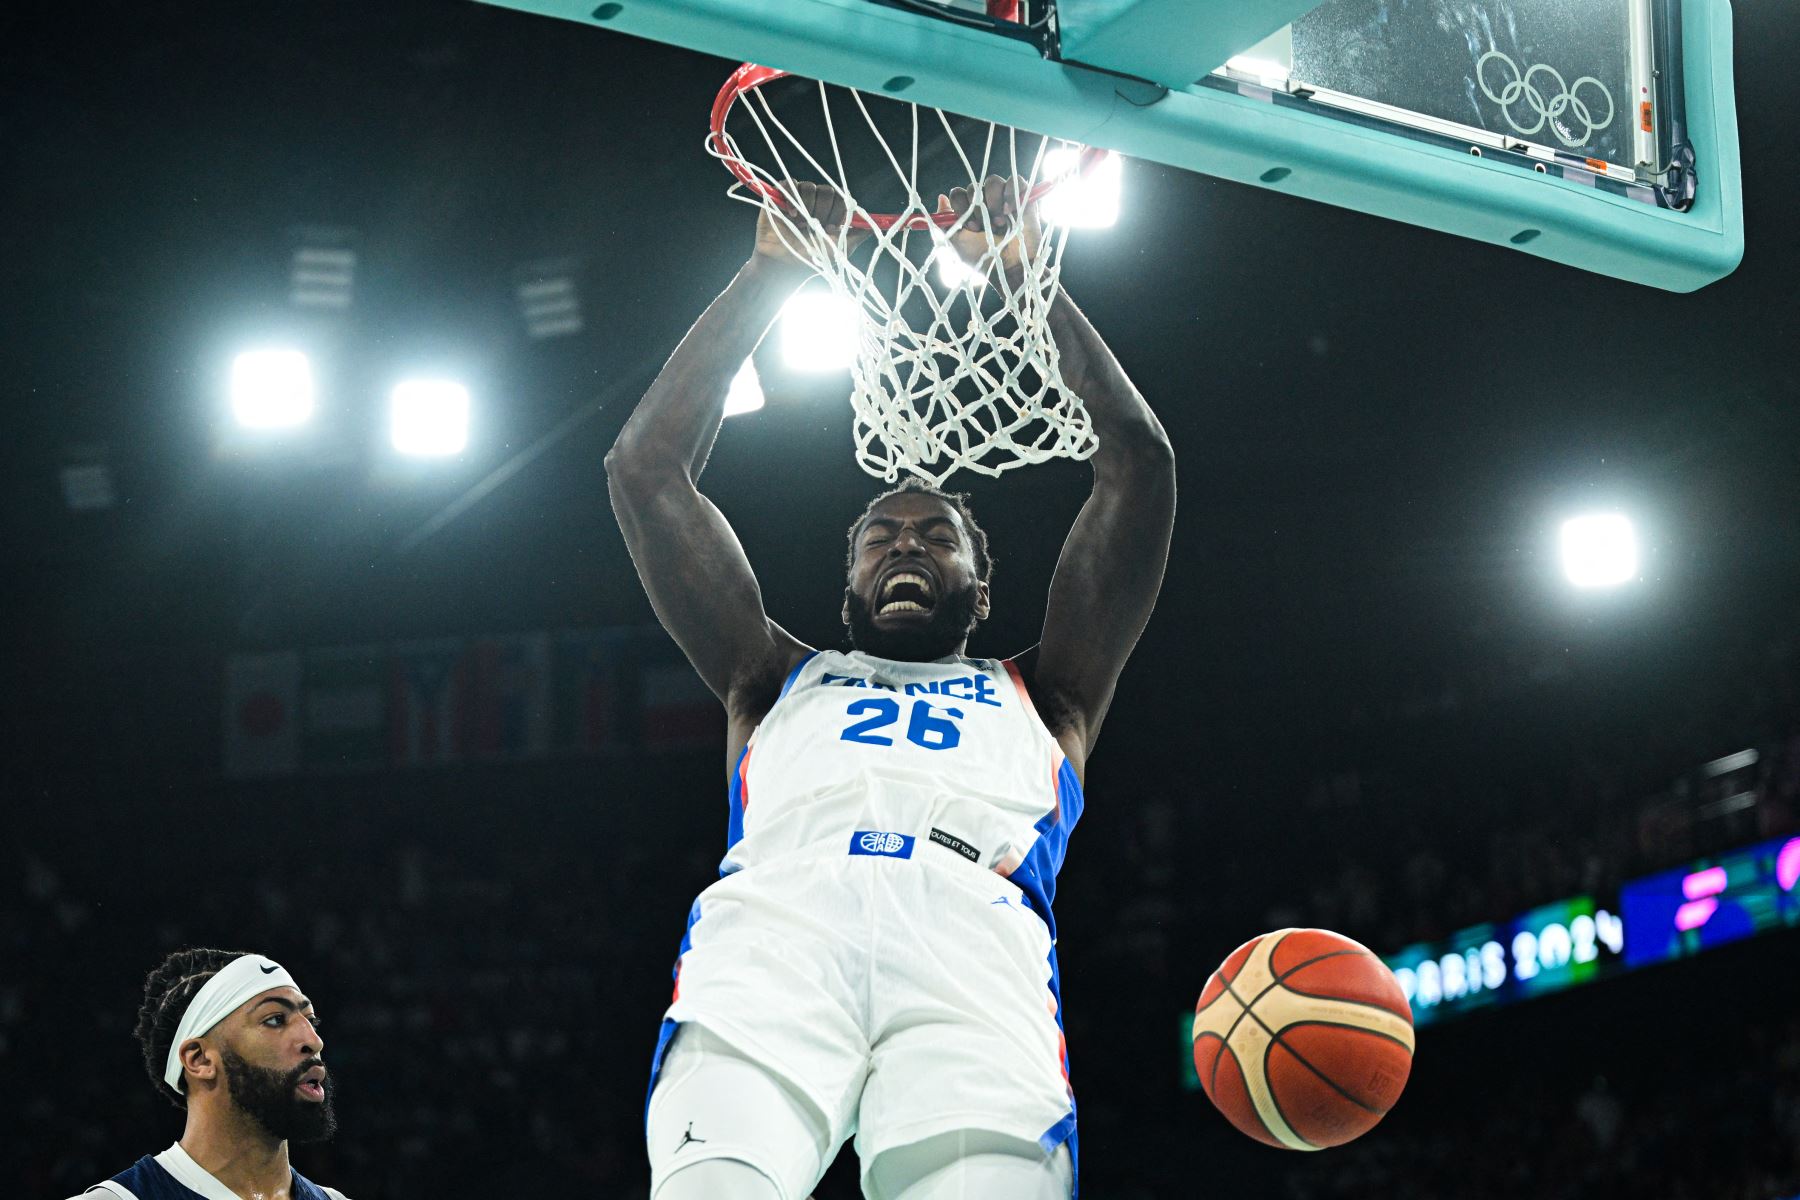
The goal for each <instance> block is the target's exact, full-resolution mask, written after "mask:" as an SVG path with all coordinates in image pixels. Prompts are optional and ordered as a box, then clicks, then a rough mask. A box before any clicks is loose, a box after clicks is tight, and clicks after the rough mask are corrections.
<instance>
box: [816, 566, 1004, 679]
mask: <svg viewBox="0 0 1800 1200" xmlns="http://www.w3.org/2000/svg"><path fill="white" fill-rule="evenodd" d="M980 599H981V592H980V585H978V584H973V583H971V584H970V585H969V586H968V587H967V588H964V589H963V590H962V591H959V592H947V593H945V594H944V595H943V596H940V597H939V598H938V602H937V604H935V605H934V606H932V609H931V617H930V619H929V620H927V621H926V622H925V623H924V624H923V625H919V626H916V627H914V628H910V629H878V628H876V625H875V619H874V617H873V616H872V615H871V614H870V612H869V606H868V603H867V602H866V601H864V600H863V598H862V597H861V596H859V595H857V594H856V592H855V591H853V590H846V591H845V593H844V606H845V609H846V610H847V611H848V613H849V615H850V644H851V645H852V646H854V647H856V648H857V649H858V650H861V651H862V652H863V653H865V654H873V655H874V656H875V657H876V658H891V659H896V660H898V661H900V662H930V661H932V660H933V659H938V658H944V657H946V656H948V655H951V654H955V653H957V652H958V651H960V650H961V649H962V644H963V641H964V639H966V638H967V637H968V636H969V631H970V630H972V629H974V628H975V605H976V604H977V603H978V602H979V601H980Z"/></svg>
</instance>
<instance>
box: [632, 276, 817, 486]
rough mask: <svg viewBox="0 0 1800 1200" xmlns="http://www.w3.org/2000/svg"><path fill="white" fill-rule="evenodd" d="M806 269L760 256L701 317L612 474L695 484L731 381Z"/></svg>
mask: <svg viewBox="0 0 1800 1200" xmlns="http://www.w3.org/2000/svg"><path fill="white" fill-rule="evenodd" d="M806 278H807V272H806V269H805V268H804V267H801V266H799V265H798V264H795V263H785V262H780V261H777V260H775V259H771V258H769V257H767V256H765V255H760V254H759V255H755V256H753V257H752V258H751V259H750V261H749V262H747V263H745V264H744V267H743V269H742V270H740V271H739V272H738V273H737V277H736V278H735V279H733V280H732V281H731V283H730V285H729V286H727V287H726V289H725V290H724V291H723V292H722V293H720V294H719V297H718V299H716V300H714V301H713V302H712V304H711V305H710V306H709V307H708V308H707V310H706V312H705V313H703V314H701V317H700V319H699V320H698V321H696V322H695V323H694V327H693V328H692V329H691V330H689V331H688V335H687V336H686V337H685V338H683V339H682V340H681V345H679V346H677V347H676V348H675V353H674V354H672V355H670V356H669V361H668V362H667V363H665V364H664V365H663V369H662V372H661V373H660V374H658V375H657V377H656V381H655V382H654V383H652V384H651V385H650V389H649V390H648V391H647V392H645V393H644V398H643V399H642V400H640V401H638V406H637V409H636V410H635V411H634V412H633V413H632V414H631V419H630V420H629V421H627V422H625V428H624V429H622V430H621V431H620V432H619V437H618V440H617V441H616V442H614V443H613V448H612V453H610V454H608V455H607V468H608V470H609V471H619V470H636V469H644V470H651V471H665V470H680V471H684V472H685V473H686V474H687V475H688V477H689V478H690V479H697V478H698V477H699V475H700V471H701V469H702V468H703V467H704V466H705V465H706V458H707V455H708V454H710V453H711V451H712V445H713V440H714V439H715V438H716V437H717V436H718V433H719V425H720V423H721V422H722V421H723V420H724V419H725V398H726V395H727V393H728V392H729V391H730V389H731V380H732V377H733V376H734V375H736V374H737V372H738V369H739V368H740V367H742V366H743V365H744V360H745V359H746V358H748V357H749V356H750V352H751V351H752V350H755V349H756V345H757V343H758V342H760V341H762V338H763V335H764V334H765V333H767V332H768V329H769V325H770V324H771V323H772V322H773V321H774V320H775V317H776V315H777V314H778V313H779V312H780V311H781V306H782V305H783V304H785V303H786V302H787V300H788V298H789V297H790V296H792V295H793V294H794V291H795V290H796V289H797V288H798V287H799V286H800V285H801V284H802V283H804V282H805V281H806Z"/></svg>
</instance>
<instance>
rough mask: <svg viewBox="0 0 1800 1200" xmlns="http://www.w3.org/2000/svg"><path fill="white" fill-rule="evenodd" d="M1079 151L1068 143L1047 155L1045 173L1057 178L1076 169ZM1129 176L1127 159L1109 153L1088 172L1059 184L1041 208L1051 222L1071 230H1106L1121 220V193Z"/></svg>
mask: <svg viewBox="0 0 1800 1200" xmlns="http://www.w3.org/2000/svg"><path fill="white" fill-rule="evenodd" d="M1080 154H1081V152H1080V151H1079V150H1076V149H1074V148H1072V147H1068V146H1065V147H1063V148H1061V149H1059V150H1052V151H1051V152H1050V153H1048V154H1046V155H1045V156H1044V174H1045V175H1047V176H1051V177H1055V176H1057V175H1062V174H1065V173H1068V172H1072V171H1074V170H1075V166H1076V164H1077V163H1078V162H1079V161H1080ZM1124 177H1125V160H1124V159H1122V158H1120V157H1119V156H1118V155H1117V154H1108V155H1107V156H1106V157H1105V158H1103V159H1101V160H1100V161H1099V162H1097V163H1095V164H1094V167H1093V169H1092V170H1090V171H1089V172H1088V173H1087V174H1086V175H1082V176H1079V177H1076V178H1071V179H1069V180H1067V181H1066V182H1063V183H1059V184H1057V185H1056V186H1055V187H1054V188H1051V189H1050V192H1049V194H1048V195H1046V196H1045V197H1044V202H1043V205H1042V207H1041V208H1040V210H1039V211H1040V212H1041V213H1042V214H1043V218H1044V220H1045V221H1046V222H1047V223H1048V224H1051V225H1066V226H1068V227H1069V228H1070V229H1106V228H1109V227H1110V226H1113V225H1116V224H1118V223H1119V193H1120V190H1121V184H1122V181H1123V180H1124Z"/></svg>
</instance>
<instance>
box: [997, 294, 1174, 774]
mask: <svg viewBox="0 0 1800 1200" xmlns="http://www.w3.org/2000/svg"><path fill="white" fill-rule="evenodd" d="M1050 330H1051V334H1052V335H1053V336H1054V337H1055V338H1056V348H1057V351H1058V353H1060V354H1061V356H1062V374H1063V382H1064V383H1065V384H1066V385H1067V386H1069V387H1070V388H1072V389H1074V391H1075V394H1076V395H1078V396H1080V397H1081V398H1082V400H1083V401H1084V402H1085V403H1086V405H1087V410H1088V413H1089V415H1090V416H1091V417H1092V418H1093V422H1094V432H1095V434H1096V435H1098V437H1099V439H1100V448H1099V449H1098V450H1096V451H1095V452H1094V456H1093V458H1092V459H1090V460H1089V461H1090V462H1091V463H1092V464H1093V468H1094V489H1093V491H1092V492H1091V493H1089V495H1088V498H1087V503H1086V504H1084V505H1082V507H1081V512H1080V514H1079V515H1077V516H1076V518H1075V524H1074V526H1073V527H1072V528H1071V529H1070V530H1069V536H1068V540H1066V541H1065V542H1064V543H1063V549H1062V557H1061V558H1059V559H1058V560H1057V563H1056V574H1055V576H1054V577H1053V578H1052V579H1051V581H1050V599H1049V605H1048V607H1047V608H1046V610H1045V613H1044V635H1043V639H1042V641H1040V642H1039V643H1038V648H1037V657H1036V662H1035V663H1034V664H1033V668H1032V673H1031V677H1032V685H1033V687H1034V688H1035V689H1037V690H1038V691H1039V692H1042V693H1044V694H1045V695H1046V696H1048V697H1050V698H1052V700H1053V703H1051V704H1050V705H1047V706H1046V708H1047V710H1049V711H1060V712H1064V713H1066V714H1067V715H1068V716H1069V717H1070V718H1072V719H1073V720H1076V721H1079V723H1080V730H1079V733H1080V736H1081V742H1082V746H1083V748H1084V749H1085V750H1092V749H1093V745H1094V740H1095V738H1096V737H1098V736H1099V733H1100V723H1101V721H1102V720H1103V719H1104V718H1105V716H1106V710H1107V707H1108V706H1109V705H1110V704H1111V703H1112V695H1113V687H1114V686H1115V685H1116V684H1117V683H1118V681H1119V672H1120V671H1122V670H1124V668H1125V660H1126V659H1127V658H1128V657H1130V655H1131V650H1132V647H1133V646H1135V645H1137V640H1138V635H1139V634H1140V633H1142V632H1143V631H1144V625H1145V624H1146V623H1147V622H1148V621H1149V620H1150V611H1151V609H1153V608H1155V607H1156V596H1157V593H1158V592H1159V591H1160V590H1161V589H1162V580H1163V569H1164V567H1165V566H1166V565H1167V564H1168V561H1169V536H1170V533H1171V531H1172V530H1173V528H1174V525H1175V454H1174V451H1173V450H1172V449H1171V448H1170V446H1169V438H1168V435H1167V434H1166V433H1164V432H1163V427H1162V422H1160V421H1158V420H1157V419H1156V414H1155V413H1153V412H1151V411H1150V406H1149V405H1148V404H1146V403H1145V402H1144V398H1143V396H1141V395H1139V394H1138V390H1137V388H1135V387H1133V386H1132V383H1131V380H1129V379H1127V378H1126V377H1125V372H1124V370H1123V368H1121V367H1120V366H1119V362H1118V360H1117V359H1116V358H1114V357H1113V355H1112V351H1111V350H1109V349H1107V347H1106V343H1105V342H1103V341H1101V340H1100V335H1099V334H1098V333H1096V332H1095V331H1094V327H1093V326H1092V325H1090V324H1089V323H1088V319H1087V317H1085V316H1084V315H1082V312H1081V310H1080V309H1078V308H1076V307H1075V302H1074V301H1072V300H1070V299H1069V295H1068V292H1067V291H1061V292H1059V293H1058V294H1057V297H1056V302H1055V303H1054V304H1053V305H1052V306H1051V309H1050ZM1054 701H1061V704H1057V703H1054ZM1055 732H1057V733H1059V734H1063V733H1066V732H1074V731H1072V730H1071V731H1065V730H1056V731H1055Z"/></svg>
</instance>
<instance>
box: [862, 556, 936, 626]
mask: <svg viewBox="0 0 1800 1200" xmlns="http://www.w3.org/2000/svg"><path fill="white" fill-rule="evenodd" d="M936 604H937V585H936V584H935V583H933V582H932V580H931V577H930V576H928V575H926V574H925V573H924V572H923V571H920V570H918V569H916V568H914V567H901V568H900V569H898V570H896V571H895V572H894V573H893V574H891V575H889V576H888V577H887V578H886V579H883V580H882V581H881V584H880V586H879V587H877V588H876V590H875V615H876V616H877V617H891V616H894V615H895V614H898V613H914V612H916V613H920V614H928V613H930V612H931V610H932V608H933V607H934V606H935V605H936Z"/></svg>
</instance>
